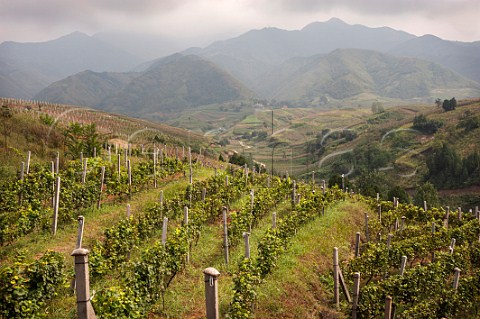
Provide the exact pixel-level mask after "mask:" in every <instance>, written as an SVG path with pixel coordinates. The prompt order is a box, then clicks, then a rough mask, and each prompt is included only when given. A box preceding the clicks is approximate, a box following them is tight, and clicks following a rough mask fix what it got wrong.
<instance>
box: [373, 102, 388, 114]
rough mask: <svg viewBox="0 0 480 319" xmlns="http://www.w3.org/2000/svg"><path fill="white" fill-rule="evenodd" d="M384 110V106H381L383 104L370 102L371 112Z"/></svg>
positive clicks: (375, 112)
mask: <svg viewBox="0 0 480 319" xmlns="http://www.w3.org/2000/svg"><path fill="white" fill-rule="evenodd" d="M383 112H385V108H384V107H383V104H382V103H381V102H378V101H377V102H373V103H372V113H373V114H377V113H383Z"/></svg>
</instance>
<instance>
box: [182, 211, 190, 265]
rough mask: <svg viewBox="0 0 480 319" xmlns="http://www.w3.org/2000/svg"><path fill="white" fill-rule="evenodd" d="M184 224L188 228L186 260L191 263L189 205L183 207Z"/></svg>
mask: <svg viewBox="0 0 480 319" xmlns="http://www.w3.org/2000/svg"><path fill="white" fill-rule="evenodd" d="M183 224H184V225H185V227H186V229H187V247H188V248H187V256H186V257H185V258H186V262H187V264H188V263H190V244H189V240H188V207H187V206H185V207H184V208H183Z"/></svg>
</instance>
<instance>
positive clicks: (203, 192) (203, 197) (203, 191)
mask: <svg viewBox="0 0 480 319" xmlns="http://www.w3.org/2000/svg"><path fill="white" fill-rule="evenodd" d="M206 197H207V189H206V188H205V187H204V188H202V202H204V201H205V198H206Z"/></svg>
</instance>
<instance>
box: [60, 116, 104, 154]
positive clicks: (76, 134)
mask: <svg viewBox="0 0 480 319" xmlns="http://www.w3.org/2000/svg"><path fill="white" fill-rule="evenodd" d="M64 135H65V147H66V148H67V150H66V153H67V154H68V155H70V156H71V157H72V158H77V157H79V156H80V153H83V155H85V156H86V157H93V154H94V150H95V149H96V150H97V155H98V154H100V150H101V147H102V142H101V141H100V136H99V135H98V133H97V129H96V125H95V123H92V124H87V125H82V124H79V123H71V124H70V126H69V127H68V128H67V129H66V130H65V132H64Z"/></svg>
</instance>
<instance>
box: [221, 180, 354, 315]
mask: <svg viewBox="0 0 480 319" xmlns="http://www.w3.org/2000/svg"><path fill="white" fill-rule="evenodd" d="M297 192H298V194H300V198H301V199H300V200H299V201H297V199H295V198H292V205H293V209H292V211H291V212H289V213H288V214H287V215H286V216H284V218H283V219H280V220H279V221H278V222H277V223H276V227H275V228H273V227H272V228H269V229H267V230H266V231H265V233H264V235H263V236H262V237H261V238H260V240H259V243H258V255H257V256H256V258H244V259H243V260H241V261H240V263H239V265H238V270H237V272H236V273H235V274H234V279H233V281H234V287H233V292H234V293H233V298H232V301H231V303H230V308H229V310H228V314H227V316H228V317H229V318H252V317H253V316H254V308H255V307H254V303H255V299H256V295H257V294H256V290H257V289H258V286H259V285H260V284H261V283H262V282H263V281H264V280H265V277H266V276H267V275H268V274H270V273H271V272H272V270H273V269H274V268H275V266H276V262H277V259H278V258H279V256H280V255H281V254H282V252H284V251H285V249H287V248H288V243H289V240H290V239H291V238H292V237H293V236H294V235H295V234H296V231H297V230H298V229H299V228H301V227H302V226H304V225H305V224H307V223H308V222H309V221H311V220H313V219H315V218H317V217H319V216H321V215H322V213H323V212H324V209H325V207H327V206H328V205H330V204H332V203H333V202H334V201H336V200H340V199H343V198H344V196H345V194H344V193H343V192H341V191H340V190H339V189H338V188H332V189H331V190H329V191H328V192H325V193H323V192H322V193H320V192H318V193H316V192H314V191H312V188H311V187H310V186H307V185H302V187H300V188H299V190H298V191H295V192H294V194H296V193H297Z"/></svg>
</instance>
